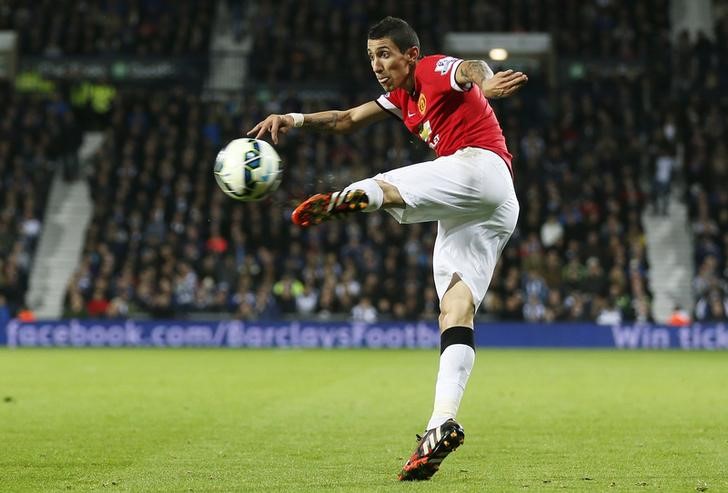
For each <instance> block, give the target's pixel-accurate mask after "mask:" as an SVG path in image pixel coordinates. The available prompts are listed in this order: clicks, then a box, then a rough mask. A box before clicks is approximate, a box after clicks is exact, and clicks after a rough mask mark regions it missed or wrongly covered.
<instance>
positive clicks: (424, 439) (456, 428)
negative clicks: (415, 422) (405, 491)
mask: <svg viewBox="0 0 728 493" xmlns="http://www.w3.org/2000/svg"><path fill="white" fill-rule="evenodd" d="M464 441H465V432H464V431H463V428H462V427H461V426H460V425H459V424H458V423H457V421H455V420H454V419H448V420H447V421H445V422H444V423H443V424H442V425H440V426H439V427H437V428H432V429H431V430H427V431H426V432H425V435H424V436H419V435H417V447H416V448H415V451H414V452H412V456H411V457H410V458H409V460H408V461H407V463H406V464H405V465H404V466H403V467H402V472H400V473H399V475H398V478H399V480H400V481H421V480H427V479H430V478H431V477H432V475H433V474H435V473H436V472H437V470H438V469H440V463H441V462H442V461H443V460H444V459H445V457H447V456H448V455H449V454H450V452H452V451H453V450H455V449H456V448H458V447H459V446H460V445H462V444H463V442H464Z"/></svg>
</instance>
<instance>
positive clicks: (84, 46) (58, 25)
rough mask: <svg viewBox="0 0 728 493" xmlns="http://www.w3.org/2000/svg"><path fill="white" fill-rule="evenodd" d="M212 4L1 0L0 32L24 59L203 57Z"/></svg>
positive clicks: (148, 0)
mask: <svg viewBox="0 0 728 493" xmlns="http://www.w3.org/2000/svg"><path fill="white" fill-rule="evenodd" d="M214 8H215V2H208V1H204V0H108V1H104V2H95V1H78V0H35V1H33V2H27V1H25V0H4V1H3V2H1V3H0V30H5V29H9V30H15V31H16V32H17V33H18V35H19V38H20V51H21V53H22V54H26V55H45V56H56V57H60V56H69V55H109V54H112V53H118V54H129V55H137V56H145V55H170V54H174V55H181V54H205V53H207V51H208V49H209V42H210V30H211V23H212V17H213V14H214Z"/></svg>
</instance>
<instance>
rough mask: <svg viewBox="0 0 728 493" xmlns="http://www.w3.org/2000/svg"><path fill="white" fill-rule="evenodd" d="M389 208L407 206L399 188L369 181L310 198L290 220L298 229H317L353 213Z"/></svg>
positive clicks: (295, 211)
mask: <svg viewBox="0 0 728 493" xmlns="http://www.w3.org/2000/svg"><path fill="white" fill-rule="evenodd" d="M390 206H394V207H396V206H404V200H402V197H401V196H400V194H399V191H398V190H397V188H396V187H395V186H394V185H392V184H390V183H386V182H383V181H380V180H375V179H373V178H367V179H366V180H361V181H358V182H356V183H352V184H351V185H349V186H348V187H346V188H345V189H344V190H341V191H337V192H329V193H319V194H316V195H314V196H312V197H309V198H308V199H306V200H304V201H303V202H302V203H301V204H300V205H299V206H298V207H296V209H295V210H294V211H293V214H291V220H292V221H293V222H294V223H295V224H297V225H299V226H304V227H306V226H314V225H316V224H321V223H322V222H325V221H328V220H330V219H333V218H334V217H338V216H341V215H344V214H348V213H351V212H360V211H363V212H373V211H376V210H378V209H380V208H382V207H390Z"/></svg>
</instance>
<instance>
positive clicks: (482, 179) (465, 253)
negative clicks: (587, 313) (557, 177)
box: [374, 147, 520, 311]
mask: <svg viewBox="0 0 728 493" xmlns="http://www.w3.org/2000/svg"><path fill="white" fill-rule="evenodd" d="M374 179H375V180H381V181H385V182H387V183H390V184H392V185H394V186H395V187H397V190H399V194H400V195H401V196H402V198H403V199H404V201H405V204H406V206H405V207H403V208H402V207H397V208H387V209H385V210H386V211H387V212H389V213H390V214H391V215H392V216H393V217H394V218H395V219H396V220H397V221H398V222H399V223H401V224H412V223H420V222H429V221H437V222H438V225H437V239H436V240H435V250H434V252H433V261H432V264H433V265H432V267H433V274H434V277H435V288H436V289H437V295H438V297H439V298H440V300H442V297H443V295H444V294H445V291H446V290H447V288H448V287H449V286H450V283H451V282H452V279H453V276H454V275H455V274H457V275H458V276H459V277H460V278H461V279H462V280H463V282H465V284H466V285H467V286H468V287H469V288H470V291H471V293H472V294H473V302H474V303H475V310H476V311H477V309H478V307H479V306H480V304H481V303H482V301H483V298H485V293H486V291H487V290H488V286H489V285H490V280H491V278H492V277H493V270H494V269H495V265H496V262H497V261H498V258H499V257H500V254H501V252H502V251H503V248H504V247H505V245H506V243H507V242H508V239H509V238H510V237H511V234H513V231H514V229H515V228H516V221H517V220H518V212H519V209H520V207H519V205H518V199H517V198H516V192H515V189H514V187H513V180H512V178H511V175H510V171H509V170H508V166H507V165H506V163H505V162H504V161H503V159H502V158H501V157H500V156H498V155H497V154H496V153H494V152H492V151H488V150H485V149H479V148H475V147H468V148H465V149H461V150H459V151H457V152H456V153H455V154H452V155H450V156H444V157H440V158H437V159H435V160H434V161H427V162H424V163H417V164H413V165H411V166H405V167H403V168H399V169H395V170H392V171H388V172H386V173H380V174H378V175H377V176H375V177H374Z"/></svg>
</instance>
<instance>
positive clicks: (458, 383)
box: [426, 344, 475, 430]
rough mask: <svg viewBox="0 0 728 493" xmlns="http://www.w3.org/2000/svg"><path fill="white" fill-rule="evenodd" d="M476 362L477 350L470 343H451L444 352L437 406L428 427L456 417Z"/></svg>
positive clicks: (438, 384) (436, 397)
mask: <svg viewBox="0 0 728 493" xmlns="http://www.w3.org/2000/svg"><path fill="white" fill-rule="evenodd" d="M474 363H475V350H474V349H473V348H471V347H470V346H468V345H465V344H451V345H450V346H448V347H446V348H445V350H444V351H443V352H442V354H441V355H440V371H439V372H438V373H437V384H436V385H435V406H434V408H433V410H432V416H431V417H430V421H429V423H427V428H426V429H428V430H431V429H432V428H436V427H438V426H440V425H441V424H443V423H444V422H445V421H447V420H448V419H450V418H452V419H455V415H456V414H457V412H458V408H459V407H460V401H461V400H462V398H463V392H465V386H466V385H467V384H468V378H469V377H470V372H471V370H472V369H473V364H474Z"/></svg>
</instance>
